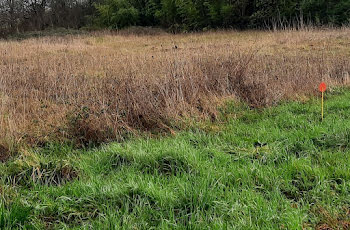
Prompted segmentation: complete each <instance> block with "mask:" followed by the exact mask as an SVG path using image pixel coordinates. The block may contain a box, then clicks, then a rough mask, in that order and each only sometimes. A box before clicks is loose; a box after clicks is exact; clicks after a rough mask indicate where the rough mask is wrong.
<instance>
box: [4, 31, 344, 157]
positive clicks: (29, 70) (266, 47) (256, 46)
mask: <svg viewBox="0 0 350 230" xmlns="http://www.w3.org/2000/svg"><path fill="white" fill-rule="evenodd" d="M349 73H350V29H338V30H333V29H329V30H305V31H292V30H290V31H279V32H270V31H265V32H264V31H245V32H238V31H217V32H207V33H195V34H182V35H173V34H167V33H157V34H153V35H137V34H113V33H108V32H105V33H102V32H101V33H94V34H89V35H72V36H70V35H67V36H62V37H54V36H52V37H41V38H32V39H26V40H22V41H14V40H8V41H5V40H2V41H0V145H1V146H2V148H5V149H9V150H15V149H16V148H18V146H22V145H32V146H33V145H34V146H38V145H42V144H45V143H47V142H49V141H60V142H61V141H67V140H74V141H75V142H77V143H80V144H84V143H88V142H96V143H100V142H103V141H108V140H116V139H120V138H123V137H124V136H125V135H126V134H130V133H133V134H135V133H137V132H139V131H140V130H148V131H170V132H172V130H174V129H176V127H178V124H180V123H181V122H182V121H184V120H186V119H188V118H194V119H212V120H215V119H216V118H217V114H218V112H217V107H218V106H219V105H220V104H222V103H223V102H225V101H227V100H232V99H233V100H241V101H244V102H246V103H248V104H249V105H250V106H251V107H255V108H259V107H264V106H269V105H275V104H277V103H279V102H281V101H283V100H290V99H299V100H305V99H306V98H307V97H309V96H310V95H315V94H316V93H317V87H318V84H319V82H321V81H325V82H326V83H327V84H328V85H329V86H330V90H331V89H332V87H335V86H339V85H349V83H350V79H349Z"/></svg>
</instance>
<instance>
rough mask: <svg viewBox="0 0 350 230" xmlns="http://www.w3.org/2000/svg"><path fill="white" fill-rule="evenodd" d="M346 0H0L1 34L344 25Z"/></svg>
mask: <svg viewBox="0 0 350 230" xmlns="http://www.w3.org/2000/svg"><path fill="white" fill-rule="evenodd" d="M349 23H350V0H0V33H3V34H5V33H16V32H22V31H27V30H43V29H46V28H48V27H65V28H74V29H78V28H81V27H84V26H89V27H95V28H96V27H100V28H109V29H121V28H124V27H127V26H156V27H163V28H167V29H169V30H171V31H174V32H177V31H198V30H205V29H212V28H241V29H244V28H279V27H290V26H293V27H294V26H298V27H299V26H304V25H305V24H312V25H316V26H321V25H335V26H341V25H347V24H349Z"/></svg>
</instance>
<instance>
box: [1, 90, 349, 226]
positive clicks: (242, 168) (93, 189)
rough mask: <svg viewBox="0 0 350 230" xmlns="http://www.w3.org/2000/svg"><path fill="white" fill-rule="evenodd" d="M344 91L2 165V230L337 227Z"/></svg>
mask: <svg viewBox="0 0 350 230" xmlns="http://www.w3.org/2000/svg"><path fill="white" fill-rule="evenodd" d="M349 99H350V91H349V90H347V89H337V90H332V92H328V93H327V95H326V104H325V105H326V107H325V119H324V121H323V122H321V121H320V101H319V99H317V98H313V99H310V100H307V101H306V102H286V103H282V104H281V105H279V106H276V107H270V108H266V109H262V110H257V109H254V110H253V109H250V108H249V107H248V106H245V105H244V104H239V103H235V102H232V103H229V104H227V105H226V106H225V107H223V108H222V109H221V113H222V115H221V119H220V122H218V121H217V122H215V123H204V122H203V123H200V124H197V125H196V127H191V128H189V129H188V130H186V131H182V132H180V133H178V134H177V135H175V136H169V137H157V138H137V139H134V140H129V141H126V142H123V143H112V144H108V145H105V146H102V147H99V148H95V149H87V150H74V149H73V148H71V147H69V146H63V145H55V144H52V145H50V146H47V147H45V148H41V149H35V150H31V151H29V150H28V151H22V153H21V154H20V156H16V157H13V158H11V159H10V160H8V161H7V162H5V163H0V175H1V182H0V183H1V184H0V186H1V187H0V192H1V203H0V228H1V229H15V228H18V229H21V228H23V229H48V228H52V229H303V228H304V229H314V228H318V229H327V227H329V229H331V228H333V229H342V228H343V229H347V228H348V227H349V223H350V222H349V221H350V216H349V212H350V199H349V198H350V168H349V165H350V148H349V147H350V100H349Z"/></svg>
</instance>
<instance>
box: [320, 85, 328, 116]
mask: <svg viewBox="0 0 350 230" xmlns="http://www.w3.org/2000/svg"><path fill="white" fill-rule="evenodd" d="M326 89H327V85H326V83H324V82H321V84H320V86H319V90H320V91H321V93H322V101H321V120H322V121H323V94H324V92H325V91H326Z"/></svg>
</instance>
